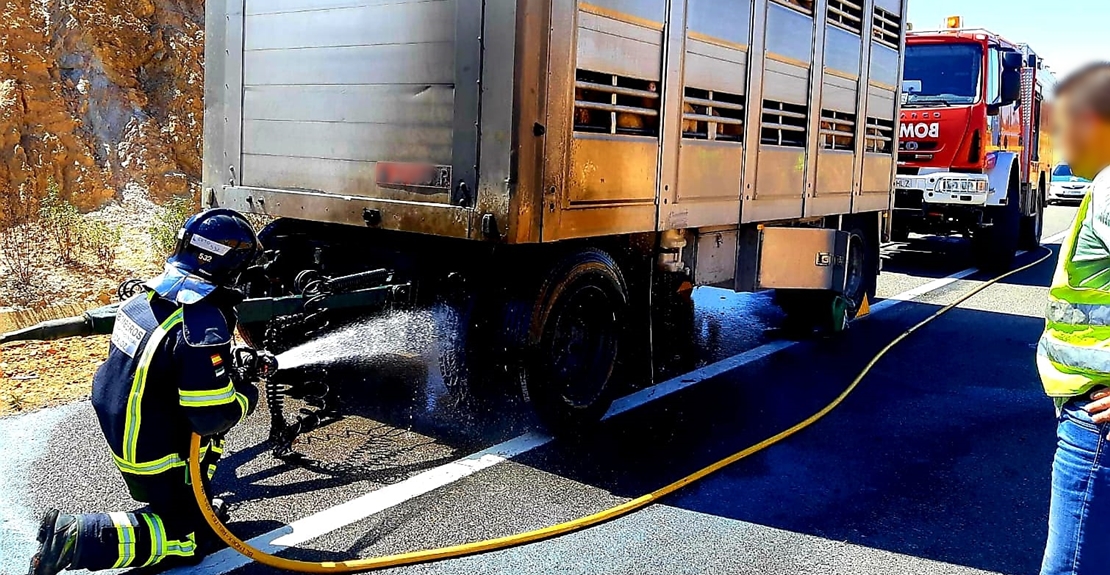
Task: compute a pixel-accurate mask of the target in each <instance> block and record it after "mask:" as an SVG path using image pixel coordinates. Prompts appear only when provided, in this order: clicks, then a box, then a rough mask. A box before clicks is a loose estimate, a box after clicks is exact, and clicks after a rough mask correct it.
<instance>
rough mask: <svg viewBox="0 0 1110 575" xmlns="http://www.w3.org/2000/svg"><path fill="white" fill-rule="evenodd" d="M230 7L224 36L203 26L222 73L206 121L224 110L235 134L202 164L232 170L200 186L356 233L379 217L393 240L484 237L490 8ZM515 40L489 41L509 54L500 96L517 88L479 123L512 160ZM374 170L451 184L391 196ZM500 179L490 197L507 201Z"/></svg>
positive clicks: (244, 3)
mask: <svg viewBox="0 0 1110 575" xmlns="http://www.w3.org/2000/svg"><path fill="white" fill-rule="evenodd" d="M214 3H215V2H213V1H210V2H209V6H210V8H211V5H213V4H214ZM495 4H496V6H497V8H495V9H492V10H490V14H492V15H493V16H500V15H501V14H502V13H504V12H509V17H508V18H509V21H510V22H513V20H515V6H510V5H509V4H510V3H495ZM229 6H233V7H229V8H227V9H226V15H225V16H226V17H225V23H224V25H223V26H221V25H220V22H219V21H218V18H216V17H212V18H209V20H208V27H209V28H210V30H209V47H210V48H211V50H210V51H209V52H208V60H209V62H208V64H207V66H208V69H209V70H218V69H219V68H220V67H221V66H222V67H224V68H225V69H226V72H225V74H224V75H225V76H226V77H227V78H228V81H226V82H224V85H223V86H222V87H223V90H218V89H217V90H213V92H214V93H213V94H210V96H211V97H210V98H209V99H208V100H207V101H206V104H207V108H208V112H209V113H208V114H206V117H207V116H209V115H210V114H211V112H212V111H213V110H219V109H224V110H225V111H226V113H225V114H223V115H224V117H225V118H226V119H227V121H226V124H227V125H228V126H229V127H228V134H226V135H225V137H224V138H222V139H215V138H213V139H210V140H206V146H205V157H206V164H209V165H213V166H215V165H218V164H217V163H216V160H217V159H218V158H220V157H221V156H223V157H227V161H226V162H223V163H227V164H228V165H229V166H230V167H229V168H228V169H227V170H226V171H225V172H227V173H224V174H218V173H217V172H216V171H212V175H213V177H209V176H206V178H205V182H206V185H207V186H208V187H210V188H212V189H213V191H215V192H218V193H217V194H215V195H216V201H217V202H218V203H220V204H221V205H227V206H230V207H235V208H238V209H243V210H247V211H255V212H264V213H268V214H270V215H275V216H284V217H300V218H308V219H321V220H325V221H337V222H342V223H349V224H356V225H366V222H367V219H366V217H365V216H366V215H367V213H368V212H367V210H372V211H375V213H376V214H379V216H378V217H376V218H371V220H372V221H378V220H380V224H378V225H381V226H382V227H386V228H394V229H403V230H407V231H418V232H425V233H432V234H437V235H446V236H455V237H471V236H472V235H474V234H475V233H477V228H476V226H475V225H474V224H475V222H476V221H477V220H478V216H477V214H476V212H475V203H476V197H475V196H476V194H477V191H478V190H479V189H480V188H481V185H480V183H479V181H478V178H477V165H478V155H479V153H480V143H479V137H480V136H479V135H480V131H481V130H482V129H483V128H484V127H486V126H485V125H484V124H481V123H480V119H479V89H480V79H481V78H480V73H481V71H482V67H481V51H482V41H483V36H484V34H483V29H482V24H483V20H484V17H485V16H486V15H487V14H486V10H485V4H484V3H483V2H481V1H480V0H429V1H412V0H410V1H404V0H401V1H397V0H391V1H389V2H385V1H382V0H346V1H342V2H339V1H325V2H318V1H309V0H280V1H274V0H238V1H235V0H229ZM497 22H498V23H499V24H501V23H503V22H504V18H500V19H498V20H497ZM221 28H222V29H221ZM506 35H507V36H508V37H509V38H510V40H509V41H508V42H505V41H504V39H503V37H504V36H506ZM221 36H222V38H223V42H220V39H221ZM513 36H515V25H510V26H509V27H508V30H507V31H504V32H503V31H500V30H498V31H497V33H496V34H494V37H493V38H486V39H485V40H486V41H487V42H489V41H499V42H500V45H499V46H498V47H499V48H501V49H503V48H504V47H505V45H506V44H507V45H508V46H509V54H510V56H509V57H508V59H507V62H504V63H503V64H505V65H507V67H508V71H507V72H504V71H501V70H498V71H497V73H496V74H494V78H493V79H494V80H495V81H497V82H498V87H499V88H502V89H503V88H504V86H505V84H506V82H504V80H503V77H504V76H506V75H508V76H509V78H510V80H509V82H508V86H509V88H508V90H503V91H504V93H506V94H508V96H506V98H508V102H504V100H502V101H498V100H497V98H494V100H495V103H496V104H499V108H498V110H500V113H499V114H493V116H492V117H489V116H488V115H487V118H486V119H485V120H486V123H487V124H489V126H490V127H491V128H492V134H493V135H495V136H496V137H499V138H503V139H504V140H505V141H506V144H504V145H503V146H502V147H504V148H506V150H507V148H508V145H509V143H508V142H509V139H508V138H505V137H504V136H505V133H506V132H508V131H509V130H511V126H512V100H511V98H512V79H511V78H512V74H513V68H512V55H511V54H512V47H513V46H514V45H515V43H514V41H513V40H512V38H513ZM213 39H216V40H217V41H216V42H212V40H213ZM219 48H222V49H219ZM221 52H222V53H221ZM237 63H238V65H237ZM236 70H241V72H240V73H238V74H236V73H235V72H236ZM236 79H238V82H236V81H235V80H236ZM498 116H500V117H501V118H504V119H500V118H498ZM498 120H500V123H497V121H498ZM505 125H508V126H510V128H508V129H505V128H504V126H505ZM491 152H492V150H491ZM504 155H506V156H507V155H508V152H507V151H506V152H505V154H504ZM496 159H497V155H496V154H492V153H491V157H490V166H491V170H490V172H491V174H493V173H505V174H507V173H508V170H507V169H499V168H498V166H497V162H496ZM380 162H402V163H413V164H418V165H421V166H429V167H434V166H444V167H445V168H437V170H442V173H444V174H449V176H448V177H446V178H439V181H437V182H436V183H435V184H434V185H424V184H426V183H423V182H421V184H422V185H396V184H389V185H386V184H385V183H384V182H378V169H377V168H378V164H379V163H380ZM501 163H502V164H503V165H507V163H508V161H507V160H504V161H502V162H501ZM448 170H449V172H448ZM219 176H226V177H219ZM504 180H505V177H502V178H501V181H500V182H499V183H498V185H497V192H495V193H498V194H502V195H504V194H506V193H507V188H506V185H505V182H504ZM486 200H487V202H486V203H487V204H492V205H495V206H500V207H501V211H500V212H499V213H498V214H497V215H498V216H503V215H504V214H505V213H506V212H507V211H508V208H507V206H508V201H507V199H504V198H502V199H501V200H500V201H498V199H497V198H494V197H490V198H486Z"/></svg>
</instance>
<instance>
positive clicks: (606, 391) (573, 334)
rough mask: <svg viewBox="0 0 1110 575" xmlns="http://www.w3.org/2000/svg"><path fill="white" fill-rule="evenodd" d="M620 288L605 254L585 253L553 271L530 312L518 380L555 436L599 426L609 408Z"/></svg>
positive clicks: (623, 299)
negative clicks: (523, 356)
mask: <svg viewBox="0 0 1110 575" xmlns="http://www.w3.org/2000/svg"><path fill="white" fill-rule="evenodd" d="M627 306H628V288H627V285H626V283H625V281H624V277H623V275H622V274H621V272H620V269H619V268H618V267H617V264H616V262H615V261H613V258H612V257H610V256H609V254H607V253H605V252H603V251H601V250H597V249H586V250H583V251H581V252H578V253H575V254H573V255H571V256H569V257H567V258H565V259H564V260H563V261H562V262H560V263H559V264H558V265H556V266H555V267H554V268H553V269H552V270H551V272H550V273H549V274H548V275H547V278H546V280H545V281H544V282H543V284H542V286H541V288H540V290H539V295H538V297H537V299H536V300H535V306H534V308H533V311H532V321H531V329H530V336H529V340H530V341H529V345H528V349H527V350H526V362H527V363H526V366H525V373H524V378H523V379H524V392H525V397H526V398H527V400H528V401H529V402H530V403H531V405H532V407H533V409H534V410H535V412H536V415H537V416H538V417H539V420H540V422H541V423H542V424H543V425H544V426H545V427H546V428H547V429H548V430H550V431H551V432H553V433H555V434H564V435H566V434H575V433H580V432H581V431H582V430H584V429H587V428H589V427H590V426H591V425H592V424H595V423H597V422H598V421H600V420H601V416H602V415H604V414H605V411H606V410H608V409H609V405H610V403H611V402H612V395H611V393H610V392H611V389H612V385H611V381H610V379H611V376H612V374H613V371H614V369H615V368H616V365H617V356H618V351H619V349H620V340H621V335H622V332H623V325H624V318H625V315H626V308H627Z"/></svg>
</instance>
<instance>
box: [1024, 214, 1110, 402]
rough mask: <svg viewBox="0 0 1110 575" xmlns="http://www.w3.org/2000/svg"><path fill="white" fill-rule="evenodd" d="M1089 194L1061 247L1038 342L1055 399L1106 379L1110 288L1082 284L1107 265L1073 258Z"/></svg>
mask: <svg viewBox="0 0 1110 575" xmlns="http://www.w3.org/2000/svg"><path fill="white" fill-rule="evenodd" d="M1091 198H1092V195H1091V194H1088V195H1087V197H1086V198H1084V200H1083V203H1082V204H1081V205H1080V207H1079V214H1078V215H1077V217H1076V222H1075V225H1073V226H1072V230H1071V233H1070V234H1068V238H1067V240H1066V241H1065V242H1064V244H1063V246H1062V248H1063V249H1062V250H1061V253H1060V262H1059V264H1058V265H1057V267H1056V273H1055V275H1054V276H1053V278H1052V287H1051V288H1049V292H1048V308H1047V309H1046V311H1045V331H1044V334H1043V335H1042V336H1041V340H1040V343H1039V344H1038V345H1037V369H1038V370H1039V371H1040V374H1041V382H1042V383H1043V384H1044V388H1045V392H1046V393H1048V395H1049V396H1050V397H1055V398H1070V397H1075V396H1078V395H1083V394H1086V393H1087V392H1089V391H1091V389H1093V388H1095V387H1098V386H1100V385H1107V384H1110V291H1107V290H1106V289H1104V288H1101V287H1100V288H1096V287H1090V286H1088V285H1084V284H1085V283H1088V282H1085V280H1093V279H1095V278H1096V277H1099V276H1104V275H1105V273H1106V272H1107V269H1105V267H1106V266H1105V262H1104V261H1103V262H1084V261H1076V257H1075V255H1076V245H1077V243H1078V241H1079V237H1080V234H1081V231H1082V229H1083V226H1084V225H1085V222H1086V220H1087V216H1088V212H1089V210H1090V207H1091V202H1092V199H1091ZM1079 259H1080V260H1082V258H1079ZM1092 263H1095V264H1096V265H1095V266H1092V265H1091V264H1092ZM1090 283H1095V282H1093V281H1092V282H1090ZM1098 284H1099V285H1104V284H1103V283H1102V282H1101V281H1100V282H1098Z"/></svg>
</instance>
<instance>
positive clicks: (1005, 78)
mask: <svg viewBox="0 0 1110 575" xmlns="http://www.w3.org/2000/svg"><path fill="white" fill-rule="evenodd" d="M948 26H949V28H948V29H945V30H939V31H929V32H912V33H910V34H908V36H907V40H906V62H905V68H904V71H903V74H904V75H903V81H902V108H901V112H900V119H901V125H900V128H899V135H900V142H901V143H900V146H899V154H898V176H897V178H896V179H895V200H894V212H893V214H892V221H891V238H892V239H893V240H895V241H905V240H906V239H907V238H908V237H909V234H910V233H911V232H913V233H920V234H935V235H953V234H962V235H964V236H967V237H970V239H971V241H972V246H973V250H974V253H975V256H976V260H977V262H978V264H979V265H980V267H982V268H984V269H1000V268H1006V267H1009V266H1010V265H1011V264H1012V262H1013V259H1014V255H1015V252H1016V251H1017V250H1018V249H1019V248H1022V249H1024V248H1031V247H1035V246H1036V245H1037V244H1039V243H1040V236H1041V228H1042V223H1043V214H1044V206H1045V191H1046V190H1047V185H1048V182H1049V180H1050V177H1049V172H1050V170H1051V166H1052V158H1051V154H1052V149H1051V143H1050V142H1049V141H1048V134H1047V132H1045V131H1043V130H1042V125H1043V124H1042V122H1043V121H1046V120H1047V113H1046V104H1045V98H1046V94H1047V93H1048V92H1049V90H1050V89H1051V87H1052V83H1053V80H1052V75H1051V73H1050V72H1048V71H1047V70H1045V69H1044V66H1043V64H1042V62H1041V59H1040V58H1039V57H1038V56H1037V54H1036V53H1034V52H1033V50H1032V49H1031V48H1030V47H1029V46H1028V45H1025V44H1016V43H1013V42H1010V41H1008V40H1006V39H1005V38H1002V37H1001V36H999V35H998V34H995V33H992V32H989V31H987V30H982V29H968V28H964V27H963V22H962V19H961V18H958V17H956V18H950V19H949V21H948Z"/></svg>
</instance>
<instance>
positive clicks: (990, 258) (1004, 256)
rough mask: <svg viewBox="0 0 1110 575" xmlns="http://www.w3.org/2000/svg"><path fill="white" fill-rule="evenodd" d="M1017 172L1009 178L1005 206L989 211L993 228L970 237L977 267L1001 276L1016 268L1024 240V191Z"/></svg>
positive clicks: (982, 230) (981, 229) (982, 229)
mask: <svg viewBox="0 0 1110 575" xmlns="http://www.w3.org/2000/svg"><path fill="white" fill-rule="evenodd" d="M1020 185H1021V184H1020V183H1019V182H1018V178H1017V174H1016V172H1015V173H1014V174H1013V175H1011V176H1010V189H1009V192H1008V193H1007V198H1008V201H1007V202H1006V205H1005V206H992V207H989V208H987V209H986V214H985V215H986V216H987V217H989V219H990V221H991V223H992V225H991V226H989V227H981V228H979V229H978V230H976V231H975V232H974V233H973V234H972V236H971V248H972V251H973V253H974V256H975V264H976V267H978V268H979V269H981V270H983V271H987V272H1000V271H1005V270H1008V269H1010V268H1011V267H1012V266H1013V265H1014V257H1015V256H1016V255H1017V250H1018V246H1019V244H1020V242H1019V240H1020V236H1021V220H1022V217H1021V196H1020V194H1021V190H1020Z"/></svg>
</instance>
